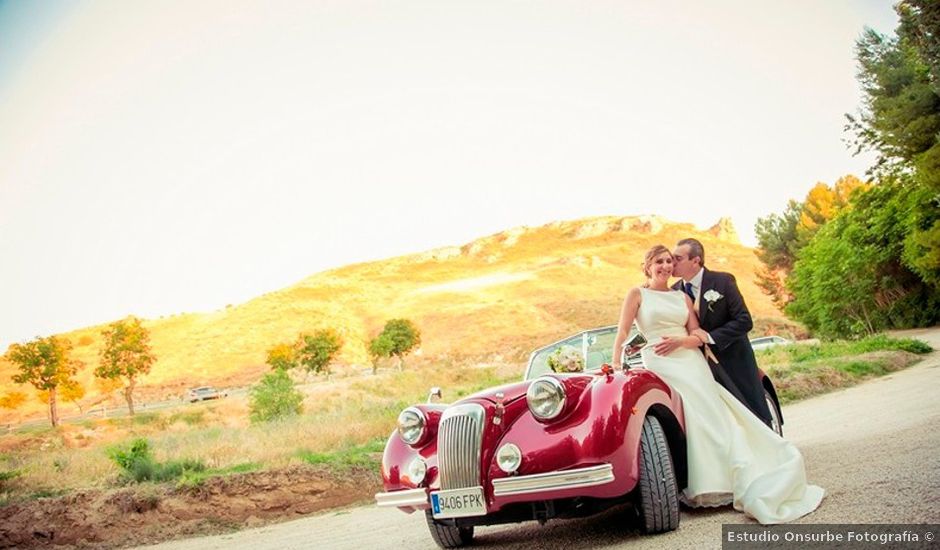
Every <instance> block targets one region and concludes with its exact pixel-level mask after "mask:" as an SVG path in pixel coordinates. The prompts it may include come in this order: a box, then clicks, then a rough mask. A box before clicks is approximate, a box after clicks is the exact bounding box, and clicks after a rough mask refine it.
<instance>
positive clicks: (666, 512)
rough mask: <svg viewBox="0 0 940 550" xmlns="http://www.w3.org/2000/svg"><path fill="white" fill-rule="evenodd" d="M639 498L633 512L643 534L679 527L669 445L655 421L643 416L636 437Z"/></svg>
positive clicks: (657, 421) (677, 492) (676, 488)
mask: <svg viewBox="0 0 940 550" xmlns="http://www.w3.org/2000/svg"><path fill="white" fill-rule="evenodd" d="M639 458H640V460H639V464H640V479H639V480H638V481H637V485H638V487H639V498H638V499H637V501H638V502H637V503H636V509H637V514H638V515H639V520H640V529H641V530H642V531H643V532H644V533H664V532H666V531H672V530H674V529H676V528H677V527H679V490H678V484H677V483H676V473H675V468H673V465H672V455H671V454H669V442H668V441H667V440H666V433H665V432H664V431H663V427H662V425H661V424H660V423H659V420H658V419H657V418H656V417H654V416H647V417H646V419H645V420H644V421H643V433H642V435H641V436H640V457H639Z"/></svg>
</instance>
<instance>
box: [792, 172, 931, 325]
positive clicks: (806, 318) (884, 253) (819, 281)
mask: <svg viewBox="0 0 940 550" xmlns="http://www.w3.org/2000/svg"><path fill="white" fill-rule="evenodd" d="M918 197H919V195H918V190H917V189H916V188H914V187H911V186H909V185H904V184H903V183H901V182H899V181H897V180H888V181H887V182H884V183H882V184H879V185H877V186H875V187H872V188H871V189H869V190H867V191H865V192H864V193H861V194H858V195H856V196H854V197H853V200H852V204H851V208H847V209H844V210H843V211H842V212H840V214H839V215H838V216H836V218H834V219H833V220H831V221H829V222H828V223H826V225H824V226H823V227H822V228H821V229H820V230H819V232H818V233H817V234H816V235H815V236H814V237H813V239H812V240H811V241H810V243H809V244H808V245H807V246H806V247H804V248H803V249H801V250H800V252H799V254H798V257H797V261H796V263H795V265H794V268H793V271H792V273H791V274H790V278H789V280H788V286H789V288H790V290H791V291H792V293H793V295H794V297H795V298H794V300H793V301H792V302H791V303H790V304H789V306H788V307H787V309H786V311H787V313H788V314H790V315H792V316H794V317H795V318H796V319H798V320H800V321H802V322H803V323H805V324H806V325H807V326H808V327H809V328H810V329H812V330H814V331H815V332H817V333H818V334H820V335H821V336H824V337H844V336H850V335H857V334H870V333H873V332H877V331H879V330H884V329H890V328H907V327H911V326H924V325H930V324H933V323H935V322H937V321H940V294H938V293H936V292H935V291H934V290H933V289H932V287H931V286H930V285H928V284H926V283H925V282H924V281H923V280H922V279H921V278H920V277H918V275H917V274H916V273H914V272H913V271H912V270H911V269H910V268H909V267H908V266H907V265H905V263H904V261H903V258H902V255H903V250H904V248H903V241H904V236H905V235H906V234H907V232H908V231H909V228H908V221H907V220H908V216H909V214H910V211H911V208H912V206H914V204H915V203H916V201H917V200H918Z"/></svg>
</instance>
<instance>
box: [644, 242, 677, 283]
mask: <svg viewBox="0 0 940 550" xmlns="http://www.w3.org/2000/svg"><path fill="white" fill-rule="evenodd" d="M663 252H665V253H667V254H669V255H670V256H672V251H671V250H669V249H668V248H666V247H665V246H663V245H661V244H657V245H656V246H654V247H653V248H650V249H649V250H648V251H647V252H646V257H645V258H643V274H644V275H646V279H647V280H646V283H644V284H643V287H644V288H645V287H648V286H649V284H650V283H649V279H652V278H653V274H652V272H650V266H652V265H653V260H655V259H656V256H659V255H660V254H662V253H663Z"/></svg>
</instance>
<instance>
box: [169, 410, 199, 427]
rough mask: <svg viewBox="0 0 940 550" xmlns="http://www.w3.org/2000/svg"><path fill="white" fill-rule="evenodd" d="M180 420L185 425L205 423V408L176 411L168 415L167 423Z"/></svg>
mask: <svg viewBox="0 0 940 550" xmlns="http://www.w3.org/2000/svg"><path fill="white" fill-rule="evenodd" d="M177 422H182V423H184V424H186V425H187V426H202V425H204V424H205V423H206V410H205V409H198V410H195V411H178V412H174V413H173V414H171V415H170V418H169V419H167V424H175V423H177Z"/></svg>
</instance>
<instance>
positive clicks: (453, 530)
mask: <svg viewBox="0 0 940 550" xmlns="http://www.w3.org/2000/svg"><path fill="white" fill-rule="evenodd" d="M425 518H427V520H428V530H429V531H431V538H433V539H434V542H436V543H437V545H438V546H440V547H441V548H459V547H461V546H467V545H468V544H470V543H471V542H473V526H472V525H471V526H470V527H454V526H452V525H447V524H446V523H442V522H440V521H437V520H436V519H434V516H433V515H431V511H430V510H426V511H425Z"/></svg>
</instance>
